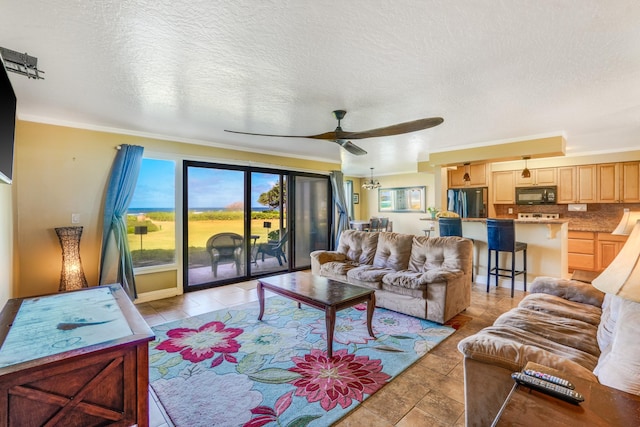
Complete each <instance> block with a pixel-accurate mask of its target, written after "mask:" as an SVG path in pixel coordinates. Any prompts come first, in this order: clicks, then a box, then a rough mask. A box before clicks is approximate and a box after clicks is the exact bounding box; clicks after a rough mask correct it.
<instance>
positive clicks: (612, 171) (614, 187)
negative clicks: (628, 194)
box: [598, 163, 620, 203]
mask: <svg viewBox="0 0 640 427" xmlns="http://www.w3.org/2000/svg"><path fill="white" fill-rule="evenodd" d="M598 203H620V165H619V164H618V163H603V164H599V165H598Z"/></svg>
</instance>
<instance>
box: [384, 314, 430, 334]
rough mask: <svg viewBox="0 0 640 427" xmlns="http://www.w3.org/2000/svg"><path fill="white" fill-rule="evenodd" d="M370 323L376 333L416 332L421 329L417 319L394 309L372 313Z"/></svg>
mask: <svg viewBox="0 0 640 427" xmlns="http://www.w3.org/2000/svg"><path fill="white" fill-rule="evenodd" d="M372 324H373V330H374V332H375V333H376V334H389V335H395V334H417V333H420V332H422V329H423V326H422V323H421V322H420V320H419V319H417V318H415V317H411V316H405V315H403V314H400V313H396V312H394V311H385V312H383V313H381V314H378V313H376V314H374V316H373V322H372Z"/></svg>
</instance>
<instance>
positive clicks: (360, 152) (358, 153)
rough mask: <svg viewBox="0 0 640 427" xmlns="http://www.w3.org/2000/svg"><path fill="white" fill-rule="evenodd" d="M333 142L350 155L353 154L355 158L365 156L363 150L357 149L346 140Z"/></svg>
mask: <svg viewBox="0 0 640 427" xmlns="http://www.w3.org/2000/svg"><path fill="white" fill-rule="evenodd" d="M334 142H335V143H337V144H340V146H341V147H342V148H344V149H345V150H347V151H348V152H350V153H351V154H353V155H355V156H364V155H365V154H367V152H366V151H365V150H363V149H362V148H360V147H358V146H357V145H356V144H354V143H353V142H351V141H347V140H346V139H337V140H335V141H334Z"/></svg>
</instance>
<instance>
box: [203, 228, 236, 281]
mask: <svg viewBox="0 0 640 427" xmlns="http://www.w3.org/2000/svg"><path fill="white" fill-rule="evenodd" d="M243 243H244V239H243V238H242V236H241V235H239V234H236V233H218V234H214V235H213V236H211V237H209V240H207V245H206V250H207V253H209V256H210V257H211V271H213V277H218V264H219V263H220V262H234V263H235V264H236V274H238V275H240V272H241V267H242V250H243Z"/></svg>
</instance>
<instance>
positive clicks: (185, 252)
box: [176, 160, 334, 293]
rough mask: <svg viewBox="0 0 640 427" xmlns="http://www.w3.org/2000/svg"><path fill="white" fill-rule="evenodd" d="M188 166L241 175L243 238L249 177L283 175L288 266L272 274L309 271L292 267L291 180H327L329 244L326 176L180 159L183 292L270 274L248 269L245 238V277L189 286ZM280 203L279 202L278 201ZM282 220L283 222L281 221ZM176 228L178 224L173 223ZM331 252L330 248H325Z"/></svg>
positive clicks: (248, 215) (246, 226) (330, 215)
mask: <svg viewBox="0 0 640 427" xmlns="http://www.w3.org/2000/svg"><path fill="white" fill-rule="evenodd" d="M190 167H203V168H209V169H226V170H236V171H242V172H244V174H245V175H244V186H245V190H244V198H243V200H244V206H245V209H244V235H245V236H250V235H251V188H252V182H251V175H252V173H255V172H257V173H267V174H274V175H280V176H281V178H280V182H282V176H283V175H284V176H286V184H287V185H286V195H287V196H286V197H287V199H286V204H287V207H286V209H287V211H286V221H285V222H284V223H283V224H282V223H281V224H282V225H283V226H284V227H286V229H287V230H289V233H290V234H289V239H288V250H287V254H286V255H287V263H286V266H283V270H282V271H279V272H276V273H275V274H279V273H285V272H291V271H296V270H305V269H309V268H310V267H311V265H308V266H300V267H297V268H294V267H293V266H294V265H295V240H296V239H295V238H294V236H295V223H294V221H293V218H294V214H295V187H294V181H295V179H294V177H295V176H308V177H314V178H323V179H326V181H327V186H328V192H327V197H328V200H327V206H329V207H331V208H329V209H328V212H327V215H328V218H329V227H328V229H327V242H331V239H332V237H331V234H332V233H331V231H332V229H333V221H334V213H333V205H334V204H333V192H332V191H331V181H330V178H329V176H328V175H324V174H319V173H310V172H301V171H295V170H286V169H277V168H268V167H255V166H243V165H233V164H225V163H218V162H206V161H196V160H183V162H182V224H181V230H182V259H183V262H182V269H183V271H182V277H183V281H182V287H183V292H184V293H187V292H193V291H198V290H202V289H207V288H213V287H218V286H224V285H228V284H231V283H237V282H242V281H248V280H252V279H255V278H259V277H263V276H267V275H272V274H274V273H273V272H266V273H263V274H253V272H252V268H251V255H252V254H251V239H246V238H245V241H244V245H245V247H244V249H245V250H244V254H245V255H244V257H245V259H244V263H245V264H244V265H245V269H244V275H243V276H237V277H233V278H230V279H226V280H220V281H216V282H208V283H203V284H198V285H189V284H188V283H189V239H188V230H189V228H188V221H189V212H188V210H189V204H188V194H189V191H188V185H189V182H188V170H189V168H190ZM281 203H282V201H281ZM280 221H282V219H280ZM176 227H178V225H177V224H176ZM326 249H330V248H326Z"/></svg>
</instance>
